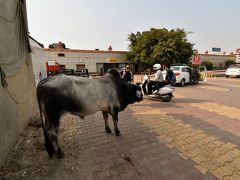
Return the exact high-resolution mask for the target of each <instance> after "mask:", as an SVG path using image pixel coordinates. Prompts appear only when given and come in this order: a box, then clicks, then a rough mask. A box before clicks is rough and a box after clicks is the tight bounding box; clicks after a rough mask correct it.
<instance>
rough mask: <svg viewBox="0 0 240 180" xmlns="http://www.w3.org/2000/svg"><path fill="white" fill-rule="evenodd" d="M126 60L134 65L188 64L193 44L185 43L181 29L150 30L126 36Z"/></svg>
mask: <svg viewBox="0 0 240 180" xmlns="http://www.w3.org/2000/svg"><path fill="white" fill-rule="evenodd" d="M128 40H129V41H130V44H129V52H128V53H127V58H128V59H129V60H130V61H131V62H133V63H136V64H143V65H152V64H154V63H161V64H176V63H184V64H187V63H189V61H190V59H191V57H192V55H193V44H192V43H190V42H188V41H187V38H186V32H185V31H184V30H183V29H176V30H173V29H172V30H170V31H169V30H167V29H165V28H163V29H155V28H151V29H150V30H149V31H144V32H142V33H140V32H137V33H136V34H134V33H131V34H129V35H128Z"/></svg>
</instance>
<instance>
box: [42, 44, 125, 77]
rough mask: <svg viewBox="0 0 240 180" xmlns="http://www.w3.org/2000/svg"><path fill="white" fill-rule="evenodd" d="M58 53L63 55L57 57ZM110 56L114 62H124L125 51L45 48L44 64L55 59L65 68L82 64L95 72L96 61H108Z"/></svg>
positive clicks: (74, 67) (72, 67) (73, 67)
mask: <svg viewBox="0 0 240 180" xmlns="http://www.w3.org/2000/svg"><path fill="white" fill-rule="evenodd" d="M58 53H64V55H65V56H64V57H59V56H58ZM110 58H114V59H116V63H126V53H118V52H117V53H115V52H114V51H112V52H111V51H109V52H107V53H106V52H104V53H101V52H96V53H94V52H81V50H80V52H78V51H75V52H74V51H71V50H69V52H68V50H64V51H61V50H59V51H57V50H52V51H51V50H49V49H46V50H45V58H44V62H43V63H44V64H45V62H47V61H56V62H58V63H59V64H63V65H65V66H66V69H75V70H76V65H77V64H84V65H85V68H87V69H88V70H89V72H97V63H110V60H109V59H110Z"/></svg>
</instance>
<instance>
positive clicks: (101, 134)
mask: <svg viewBox="0 0 240 180" xmlns="http://www.w3.org/2000/svg"><path fill="white" fill-rule="evenodd" d="M190 89H191V88H190ZM199 89H200V90H201V92H203V94H202V96H203V97H201V94H199V93H198V98H193V97H190V96H187V95H186V93H185V91H187V90H186V89H185V90H184V89H178V91H176V92H175V99H174V100H173V101H172V102H170V103H163V102H159V101H155V100H151V99H145V100H144V101H143V102H141V103H138V104H134V105H131V106H129V107H128V108H127V109H126V110H125V111H124V112H122V113H120V117H119V129H120V131H121V136H119V137H117V136H115V135H114V134H113V133H112V134H106V133H105V131H104V120H103V118H102V115H101V113H100V112H99V113H96V114H93V115H91V116H87V117H86V118H85V119H83V120H82V119H80V118H78V117H76V116H72V115H66V116H64V117H63V119H62V121H61V128H60V136H59V138H60V140H59V141H60V145H61V147H62V149H63V150H64V152H65V158H64V159H61V160H57V159H52V160H48V156H47V153H46V151H45V149H44V146H43V133H42V130H41V129H38V128H32V127H29V128H28V129H27V130H26V131H25V133H24V136H23V137H22V138H21V141H20V142H19V145H18V146H17V148H16V150H15V151H14V152H12V153H11V154H10V155H9V158H8V161H7V162H6V164H5V166H3V167H2V168H1V173H2V176H3V177H4V178H6V179H13V178H16V179H84V180H85V179H124V180H125V179H147V180H148V179H177V180H179V179H180V180H181V179H182V180H188V179H190V180H191V179H240V150H239V146H240V141H239V136H240V131H239V130H240V123H239V122H240V117H239V116H238V115H239V112H238V111H237V110H236V109H237V108H236V107H233V106H232V105H231V104H230V103H229V104H227V103H226V104H223V103H222V102H220V101H219V102H217V101H215V100H214V98H212V99H211V98H207V97H206V98H204V97H205V96H206V95H204V93H205V94H206V90H205V89H204V88H200V87H199ZM217 90H218V89H216V91H217ZM221 92H222V91H221ZM213 93H215V92H213ZM222 93H223V92H222ZM192 96H194V94H193V95H192ZM223 102H224V101H223ZM233 102H234V103H235V101H234V100H233ZM237 103H238V102H237V101H236V103H235V104H236V106H238V104H237ZM109 122H110V125H111V126H110V127H113V125H112V122H111V120H110V121H109Z"/></svg>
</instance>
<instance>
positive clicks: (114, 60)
mask: <svg viewBox="0 0 240 180" xmlns="http://www.w3.org/2000/svg"><path fill="white" fill-rule="evenodd" d="M108 60H109V62H110V63H116V62H117V58H108Z"/></svg>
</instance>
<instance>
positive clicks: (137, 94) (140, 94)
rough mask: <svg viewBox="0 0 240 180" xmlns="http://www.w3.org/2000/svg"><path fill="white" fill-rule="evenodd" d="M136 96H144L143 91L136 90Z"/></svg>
mask: <svg viewBox="0 0 240 180" xmlns="http://www.w3.org/2000/svg"><path fill="white" fill-rule="evenodd" d="M136 96H137V98H139V99H140V98H142V93H141V91H139V90H137V91H136Z"/></svg>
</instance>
